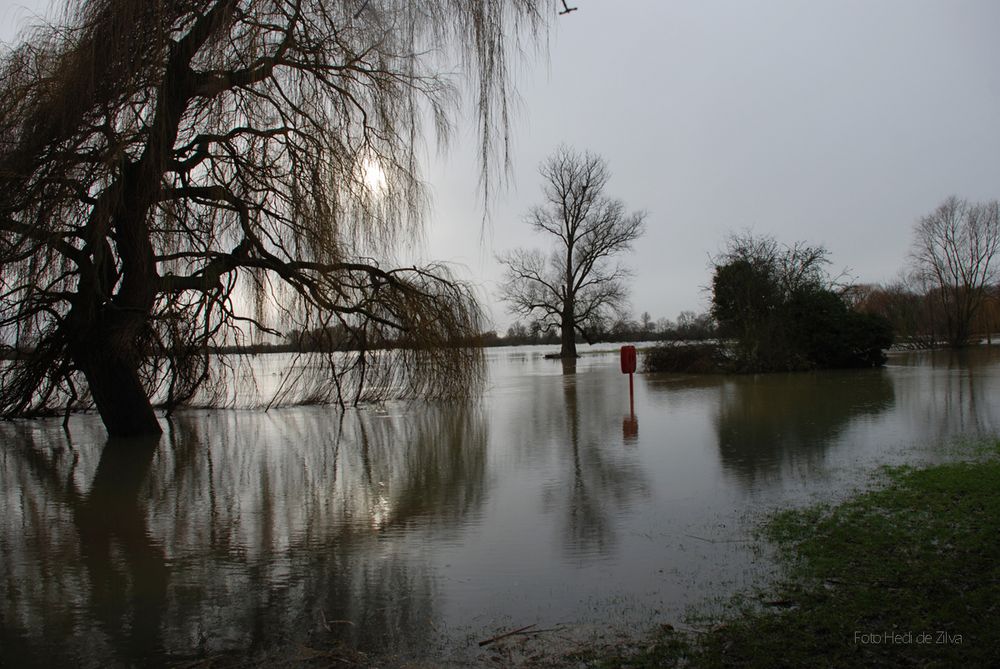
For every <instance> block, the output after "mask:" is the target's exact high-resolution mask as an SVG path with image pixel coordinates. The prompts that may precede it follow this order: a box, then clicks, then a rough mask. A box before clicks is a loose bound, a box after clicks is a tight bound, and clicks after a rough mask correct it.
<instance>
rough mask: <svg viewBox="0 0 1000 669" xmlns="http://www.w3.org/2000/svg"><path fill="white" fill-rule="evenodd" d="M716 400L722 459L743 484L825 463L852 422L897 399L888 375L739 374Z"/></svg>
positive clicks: (721, 389)
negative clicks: (838, 439)
mask: <svg viewBox="0 0 1000 669" xmlns="http://www.w3.org/2000/svg"><path fill="white" fill-rule="evenodd" d="M719 395H720V397H719V404H718V416H717V418H716V422H715V428H716V433H717V436H718V442H719V455H720V458H721V462H722V465H723V467H724V468H726V470H728V471H730V472H732V473H734V474H736V476H737V477H738V479H739V480H740V481H741V482H743V483H744V484H746V485H756V484H757V483H758V482H759V479H762V478H763V479H769V478H774V477H779V476H781V475H782V474H784V473H785V472H787V471H788V470H795V469H796V468H800V469H801V468H806V469H808V468H810V467H812V466H814V465H815V463H817V462H821V461H822V460H823V459H824V456H825V453H826V450H827V449H828V448H830V446H831V445H832V444H834V443H835V441H836V437H837V435H838V434H839V433H840V432H841V431H842V430H843V429H844V428H845V427H846V426H847V425H848V424H850V422H851V421H852V420H855V419H857V418H859V417H862V416H866V415H868V416H871V415H875V414H878V413H881V412H882V411H885V410H886V409H888V408H889V407H891V406H892V404H893V400H894V390H893V384H892V382H891V381H890V380H889V377H888V376H887V375H886V373H885V372H884V370H863V371H860V372H836V373H824V374H794V375H756V376H745V377H735V378H731V379H728V380H726V381H725V382H724V383H722V384H721V385H720V386H719Z"/></svg>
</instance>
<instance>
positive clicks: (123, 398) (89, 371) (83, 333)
mask: <svg viewBox="0 0 1000 669" xmlns="http://www.w3.org/2000/svg"><path fill="white" fill-rule="evenodd" d="M138 320H139V319H137V318H135V317H131V318H129V317H123V318H115V317H113V316H105V317H103V318H100V319H99V321H98V322H97V323H95V324H94V325H93V326H92V327H89V328H86V329H83V330H77V331H76V332H73V333H71V335H70V336H72V337H74V342H73V346H72V351H73V357H74V360H75V362H76V364H77V367H79V369H80V371H81V372H83V375H84V377H86V379H87V385H88V386H89V388H90V394H91V397H93V399H94V404H95V405H96V406H97V411H98V413H99V414H100V415H101V420H103V421H104V427H105V428H107V430H108V435H109V436H112V437H135V436H142V435H158V434H160V433H161V432H162V431H163V430H162V428H161V427H160V423H159V421H158V420H157V419H156V414H155V413H154V411H153V406H152V403H151V402H150V400H149V396H148V395H147V394H146V388H145V387H144V386H143V384H142V381H141V379H140V377H139V362H140V359H139V355H138V354H137V353H136V347H135V344H134V342H135V336H136V327H137V323H136V321H138Z"/></svg>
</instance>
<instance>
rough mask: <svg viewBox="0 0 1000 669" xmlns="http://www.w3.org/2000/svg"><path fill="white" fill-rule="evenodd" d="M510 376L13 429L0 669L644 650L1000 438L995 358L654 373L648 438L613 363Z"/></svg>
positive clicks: (999, 371) (2, 471) (2, 528)
mask: <svg viewBox="0 0 1000 669" xmlns="http://www.w3.org/2000/svg"><path fill="white" fill-rule="evenodd" d="M490 355H491V356H492V358H491V372H492V374H493V380H492V383H493V387H492V388H491V390H490V391H489V393H488V394H487V396H486V398H485V401H484V402H483V403H482V405H481V406H467V405H453V406H447V407H442V406H427V405H420V404H414V405H395V404H392V405H387V406H385V407H382V408H380V409H374V408H372V409H368V410H364V411H357V412H348V413H346V414H340V413H339V412H336V411H331V410H329V409H327V408H323V407H300V408H295V409H288V410H281V411H277V412H271V413H267V414H265V413H261V412H255V411H239V410H226V411H217V412H211V411H201V412H199V411H187V412H183V413H180V414H177V415H176V416H175V417H174V418H173V420H172V421H171V423H170V424H169V425H168V426H167V428H168V429H167V431H166V432H165V434H164V436H163V438H162V439H161V440H160V441H159V443H158V444H151V443H145V444H142V443H137V444H131V445H128V447H127V448H126V447H125V446H126V445H124V444H120V443H118V442H111V443H106V440H105V438H104V432H103V426H102V425H101V423H100V420H99V419H98V418H97V417H95V416H90V417H74V418H73V421H72V437H71V438H68V437H67V435H66V434H65V433H63V431H62V429H61V426H60V421H59V420H58V419H56V420H51V421H49V420H39V421H28V422H20V423H13V424H11V423H3V424H0V509H2V513H0V593H2V595H3V596H2V604H0V666H9V665H12V666H22V665H28V666H31V665H32V664H35V665H36V666H53V665H55V666H77V665H80V666H95V667H96V666H105V665H107V664H112V665H121V666H139V665H142V666H145V665H156V664H165V665H188V664H192V663H197V662H198V661H199V660H200V659H201V658H203V657H204V656H206V655H212V654H215V653H228V652H233V651H239V652H250V653H251V654H252V655H253V656H254V657H253V658H252V659H253V660H256V661H257V662H258V664H260V665H263V666H266V665H269V664H273V663H275V661H277V660H285V659H287V657H286V656H288V655H289V654H291V653H294V652H295V649H296V648H299V647H301V646H310V647H320V648H322V647H325V646H326V645H329V644H331V643H334V642H346V643H349V644H354V645H357V646H358V647H360V648H362V649H368V650H371V649H375V650H385V651H389V652H393V651H394V650H397V649H403V650H405V651H407V652H408V654H410V655H421V654H426V655H428V656H430V658H431V660H430V661H429V662H427V664H432V663H433V658H436V657H440V654H441V650H442V648H445V649H446V650H445V652H446V653H448V654H451V652H452V651H453V650H454V649H455V647H456V646H457V647H462V645H463V643H464V642H466V641H467V639H470V638H471V639H473V643H472V644H471V645H472V646H473V650H472V652H475V651H476V650H478V646H476V644H475V640H476V639H479V638H484V637H485V636H488V635H489V634H492V633H495V631H496V630H497V629H498V628H504V627H508V626H510V625H513V626H516V625H519V624H520V625H524V624H529V623H532V622H538V623H539V626H540V627H543V628H544V627H546V626H551V625H552V624H554V623H556V622H567V621H583V622H589V623H597V624H598V625H601V626H606V625H607V624H608V623H609V622H611V621H617V622H621V623H622V624H623V625H627V626H628V627H630V628H631V629H633V630H634V629H640V628H644V627H645V626H646V625H647V624H649V623H650V621H651V619H650V615H651V613H650V612H652V611H661V612H667V611H673V614H671V615H673V616H674V617H673V620H677V617H678V616H680V615H681V614H682V612H683V611H682V610H683V608H684V606H686V605H688V604H694V603H696V602H700V601H702V600H703V598H705V597H713V596H725V595H726V594H728V593H729V592H730V591H731V588H737V587H740V586H742V585H746V584H747V580H748V579H749V576H747V572H748V569H750V568H751V567H752V566H753V565H755V564H756V563H758V562H760V560H761V556H760V554H758V553H754V552H753V550H752V544H751V543H747V542H744V539H745V538H746V537H747V536H749V535H748V534H747V533H746V532H744V529H745V527H746V524H747V522H749V521H745V518H746V515H747V514H746V510H747V509H748V508H754V509H767V508H778V507H783V506H787V505H789V504H797V503H801V502H803V501H805V500H806V499H816V498H817V497H818V498H819V499H823V498H824V497H823V495H827V497H832V496H835V495H837V494H841V493H842V491H844V490H847V489H849V488H850V487H851V486H853V485H855V484H857V483H858V482H860V481H864V480H867V478H866V477H867V474H868V472H869V471H870V470H871V468H872V467H873V466H875V465H878V464H882V463H883V462H892V463H901V462H911V461H914V460H919V459H921V458H923V457H925V456H927V455H928V454H930V455H931V456H932V457H933V456H934V449H936V448H937V444H939V443H941V442H945V443H946V442H947V440H949V439H950V438H952V437H953V436H954V435H957V434H961V435H966V434H970V433H973V434H975V433H979V434H989V433H991V432H992V433H995V432H996V431H997V430H998V429H1000V399H998V398H1000V352H998V351H996V350H993V351H975V352H969V353H965V354H963V355H961V356H954V355H951V354H948V353H934V354H906V355H898V356H893V357H892V358H891V359H890V365H889V367H888V368H886V369H885V370H868V371H862V372H836V373H823V374H796V375H775V376H768V377H756V378H754V377H723V376H711V377H678V376H676V375H662V376H656V375H641V376H639V378H637V379H636V386H637V387H636V397H635V409H636V412H635V414H633V413H632V412H629V413H628V414H626V413H625V412H626V410H627V409H628V402H629V397H628V379H626V378H625V377H624V376H623V375H622V374H621V373H620V371H619V367H618V356H617V352H616V351H610V352H609V353H608V354H607V355H588V356H585V357H583V358H581V359H580V360H578V361H573V362H575V364H573V363H572V362H570V363H567V364H563V363H562V362H560V361H553V360H546V359H544V357H543V352H542V351H540V350H539V351H532V350H527V351H525V350H512V351H506V350H502V351H497V352H491V354H490ZM268 364H277V363H274V362H273V361H271V362H270V363H268ZM633 415H641V416H642V422H643V424H642V430H641V431H639V430H638V429H637V425H635V424H633V423H632V421H633ZM623 416H624V417H623ZM634 423H636V424H637V423H638V418H635V419H634ZM893 449H895V453H896V454H897V456H896V458H895V460H892V459H890V458H888V456H887V453H889V452H890V451H893ZM831 491H832V492H831ZM609 602H610V603H609ZM663 615H667V614H666V613H664V614H663ZM666 620H667V621H670V618H666ZM480 633H482V635H480ZM441 644H447V645H445V646H442V645H441ZM278 653H284V654H285V655H281V656H279V655H277V654H278ZM457 663H458V664H461V663H462V662H461V661H457Z"/></svg>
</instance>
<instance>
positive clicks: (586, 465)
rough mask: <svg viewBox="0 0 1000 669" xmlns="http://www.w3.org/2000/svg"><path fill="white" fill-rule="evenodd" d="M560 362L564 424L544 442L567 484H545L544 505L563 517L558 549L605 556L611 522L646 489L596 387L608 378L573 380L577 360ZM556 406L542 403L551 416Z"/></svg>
mask: <svg viewBox="0 0 1000 669" xmlns="http://www.w3.org/2000/svg"><path fill="white" fill-rule="evenodd" d="M562 362H563V369H562V372H563V376H562V384H561V385H562V405H563V407H562V412H561V413H563V414H564V424H563V425H559V424H558V423H555V424H554V427H555V429H554V430H553V431H552V433H551V434H550V435H549V438H550V439H552V440H554V441H555V442H556V447H557V448H559V449H560V450H561V451H562V453H561V456H562V459H563V460H564V461H565V463H566V464H567V466H568V467H569V469H570V472H569V476H568V480H559V481H556V482H554V483H552V484H550V485H549V486H547V488H546V491H545V505H546V508H547V509H550V510H551V509H560V511H561V512H562V513H563V514H564V521H563V545H564V548H565V550H566V551H567V552H568V553H569V554H570V555H572V556H573V557H574V558H586V557H601V556H606V555H608V554H609V553H611V552H612V551H613V550H614V548H615V545H616V544H617V542H618V535H617V530H616V527H615V525H614V522H613V519H614V518H615V517H616V516H618V515H619V514H620V513H621V512H622V511H623V510H625V509H627V508H628V507H629V506H630V505H631V504H633V503H634V502H635V501H637V500H638V499H641V498H644V497H647V496H648V495H649V486H648V483H647V481H646V478H645V475H644V473H643V471H642V469H640V468H639V466H638V464H637V463H636V461H635V460H634V459H632V458H631V457H629V456H628V455H627V454H625V453H623V452H622V451H621V441H620V440H619V439H618V434H617V427H618V425H617V419H618V417H619V416H620V413H619V411H620V408H619V407H618V406H617V405H610V404H609V403H608V401H607V395H606V393H605V392H604V388H602V387H601V384H602V383H604V382H606V379H607V377H606V376H605V377H595V376H593V375H581V376H577V374H576V360H563V361H562ZM535 399H536V400H537V398H535ZM626 401H627V399H626ZM557 404H558V400H557V399H556V398H555V397H553V398H551V404H550V403H548V402H546V406H547V407H548V408H549V410H551V411H553V412H555V411H558V406H557Z"/></svg>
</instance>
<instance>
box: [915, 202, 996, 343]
mask: <svg viewBox="0 0 1000 669" xmlns="http://www.w3.org/2000/svg"><path fill="white" fill-rule="evenodd" d="M998 250H1000V203H998V202H997V201H996V200H993V201H991V202H985V203H970V202H968V201H966V200H960V199H959V198H957V197H955V196H951V197H949V198H948V199H946V200H945V201H944V202H942V203H941V205H940V206H939V207H938V208H937V209H935V210H934V213H932V214H929V215H928V216H924V217H923V218H921V219H920V220H919V221H918V222H917V224H916V227H915V228H914V240H913V247H912V251H911V254H912V257H913V261H914V263H915V268H916V272H917V274H918V276H919V277H920V278H922V279H924V280H925V281H926V282H927V283H928V284H930V286H931V291H930V295H932V297H933V298H934V299H935V301H936V302H937V303H938V306H939V308H940V312H941V314H942V316H943V319H944V323H943V326H944V332H945V337H946V340H947V342H948V344H949V345H950V346H953V347H960V346H964V345H966V344H967V343H968V341H969V337H970V336H971V334H972V325H973V323H974V322H975V319H976V317H977V315H978V314H979V311H980V309H981V308H982V306H983V303H984V300H985V299H986V297H987V291H988V289H989V286H990V285H992V284H993V283H995V282H996V281H997V279H998V277H1000V274H998V269H997V262H998V259H997V257H996V256H997V252H998Z"/></svg>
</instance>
